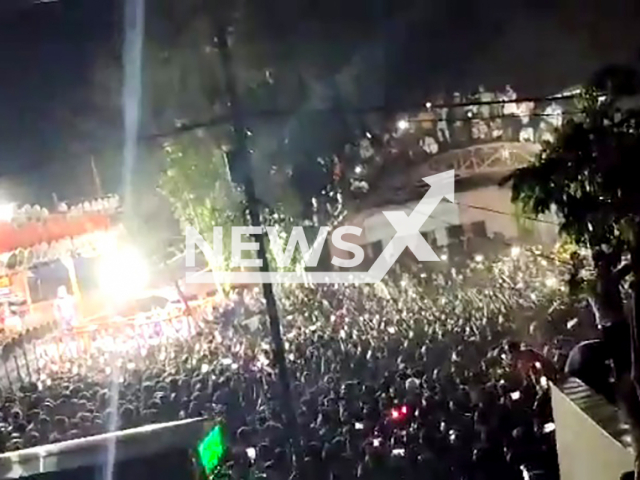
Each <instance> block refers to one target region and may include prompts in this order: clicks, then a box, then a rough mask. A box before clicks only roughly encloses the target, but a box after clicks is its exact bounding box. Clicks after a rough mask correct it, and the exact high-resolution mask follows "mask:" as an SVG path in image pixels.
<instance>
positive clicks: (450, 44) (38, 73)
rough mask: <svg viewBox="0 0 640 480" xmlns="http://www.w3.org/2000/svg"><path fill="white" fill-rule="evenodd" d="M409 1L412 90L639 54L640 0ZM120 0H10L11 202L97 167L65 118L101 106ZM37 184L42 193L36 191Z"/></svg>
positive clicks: (523, 87)
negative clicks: (97, 91) (98, 89)
mask: <svg viewBox="0 0 640 480" xmlns="http://www.w3.org/2000/svg"><path fill="white" fill-rule="evenodd" d="M147 1H148V3H149V4H150V5H151V4H152V3H153V0H147ZM176 1H178V0H176ZM404 3H406V4H409V3H412V6H410V7H407V8H406V9H405V7H403V6H402V2H400V3H397V4H394V5H395V7H394V15H397V14H398V13H399V15H397V20H396V21H394V22H392V23H391V24H390V25H391V26H390V27H389V28H388V30H387V38H389V39H391V41H392V43H393V47H392V49H391V50H390V55H391V58H392V59H393V61H392V62H391V63H392V64H391V65H390V67H392V68H393V71H394V74H395V75H396V80H395V82H396V85H401V87H402V88H400V89H399V91H401V92H404V91H406V92H412V93H415V92H421V91H424V92H425V94H427V93H428V92H431V93H432V94H435V93H436V92H439V91H447V92H449V93H451V92H453V91H456V90H459V91H462V92H465V91H467V90H473V89H475V87H476V86H477V85H478V84H480V83H483V84H485V85H486V86H487V87H489V88H498V87H501V86H503V85H504V84H505V83H511V84H512V85H514V86H515V87H516V88H517V90H518V91H519V93H520V94H522V95H525V94H526V95H545V94H549V93H552V92H554V91H559V90H561V89H563V88H566V87H569V86H572V85H574V84H577V83H579V82H581V81H583V80H585V79H586V78H587V77H588V76H589V75H590V74H591V73H592V72H593V71H594V70H595V69H597V68H599V67H601V66H603V65H606V64H609V63H615V62H627V63H629V62H632V61H635V62H637V60H638V58H639V56H638V53H639V52H640V28H638V26H639V25H640V2H638V1H637V0H608V1H603V0H535V1H534V0H486V1H483V2H478V1H475V2H474V1H471V0H425V1H422V2H417V0H415V1H412V0H406V1H405V2H404ZM116 4H117V1H116V0H60V1H59V2H57V3H48V4H38V5H28V3H27V2H26V0H2V3H1V5H2V6H1V7H0V65H1V66H2V70H1V73H0V177H4V178H0V199H1V200H6V199H3V198H2V197H5V196H8V194H6V193H3V190H6V187H5V186H6V185H7V184H8V183H10V184H12V185H13V184H16V183H20V182H19V180H17V179H20V177H24V174H29V173H30V174H31V175H30V176H29V178H30V180H29V181H25V182H24V185H27V187H25V188H26V189H27V190H26V192H27V193H26V194H27V195H29V194H31V193H33V194H34V195H35V194H36V193H38V194H40V195H42V194H43V192H45V193H46V194H47V195H50V191H52V189H53V188H55V189H60V188H65V187H64V181H62V180H60V178H62V177H69V175H68V173H69V172H71V171H73V170H74V169H76V167H77V165H80V166H81V167H78V168H82V169H86V161H84V160H83V161H79V160H77V159H73V158H63V157H64V154H63V152H65V151H67V149H66V148H65V146H66V145H68V144H69V143H70V142H71V143H73V142H76V141H82V140H83V139H81V138H80V139H79V138H75V137H74V135H75V136H77V135H78V133H77V132H75V131H72V129H69V127H68V125H67V124H65V122H63V121H61V120H60V116H61V111H62V110H63V109H65V108H66V107H67V106H68V105H71V104H73V105H80V106H81V107H80V108H86V109H87V111H86V112H84V113H85V114H93V113H94V112H93V111H92V109H94V108H98V107H96V106H95V105H90V104H87V105H85V106H83V103H82V98H83V95H85V94H86V89H87V88H89V83H90V80H89V79H90V75H91V73H92V71H93V66H94V62H96V61H97V60H96V59H97V58H98V57H99V55H100V53H101V52H103V51H105V50H106V49H107V48H108V47H109V45H112V44H113V42H114V41H115V40H116V39H117V38H118V37H117V35H118V30H119V26H118V25H117V23H118V22H117V21H116V18H118V15H117V11H116ZM398 5H400V6H398ZM403 9H404V11H403V12H402V11H401V12H396V11H395V10H403ZM398 79H399V81H400V83H398ZM402 82H404V85H403V84H402ZM95 113H96V114H99V113H100V112H95ZM110 133H114V132H110ZM115 133H116V134H117V132H115ZM60 172H63V174H60ZM83 172H84V173H82V174H80V177H82V175H85V173H86V171H83ZM16 175H17V177H16ZM34 177H36V178H37V183H34V180H33V178H34ZM58 183H60V185H57V184H58ZM54 184H56V186H55V187H53V186H51V185H54ZM34 185H37V192H36V191H33V190H32V191H31V192H29V191H28V190H29V188H33V186H34ZM47 188H49V190H48V191H47ZM69 188H70V189H72V186H69ZM23 193H24V192H23ZM74 193H75V192H74ZM62 195H63V196H64V194H62Z"/></svg>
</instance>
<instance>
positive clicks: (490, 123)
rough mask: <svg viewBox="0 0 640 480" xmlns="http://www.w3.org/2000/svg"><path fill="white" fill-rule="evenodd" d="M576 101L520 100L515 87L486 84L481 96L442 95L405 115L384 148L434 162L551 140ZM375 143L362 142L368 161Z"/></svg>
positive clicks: (368, 139) (361, 151)
mask: <svg viewBox="0 0 640 480" xmlns="http://www.w3.org/2000/svg"><path fill="white" fill-rule="evenodd" d="M571 102H572V100H567V99H565V98H563V97H559V98H558V99H549V100H542V101H538V102H533V101H530V100H528V99H520V100H519V99H518V95H517V94H516V92H515V91H514V89H513V88H512V87H511V86H510V85H507V86H506V87H505V88H504V90H502V91H499V92H498V91H496V92H494V91H489V90H488V89H486V88H485V87H484V86H482V85H480V86H479V87H478V89H477V91H476V92H472V93H469V94H467V95H463V94H461V93H459V92H455V93H453V94H452V95H451V96H445V95H440V96H439V97H437V98H434V99H432V101H428V102H426V103H425V104H424V107H423V108H422V109H421V110H420V111H418V112H412V113H407V114H406V115H401V116H399V117H398V118H397V119H396V122H395V124H394V125H392V126H391V128H388V129H387V131H386V133H385V135H383V137H384V145H385V148H386V149H387V150H391V152H393V151H395V150H397V151H407V150H409V151H410V153H412V154H413V155H414V156H427V157H430V156H433V155H437V154H439V153H443V152H446V151H448V150H451V149H458V148H464V147H468V146H472V145H481V144H485V143H490V142H524V143H541V142H544V141H551V140H553V138H554V134H555V131H556V129H557V128H558V127H560V126H561V125H562V122H563V120H564V119H566V117H567V116H570V115H572V114H573V113H575V108H573V109H572V107H571ZM373 143H375V142H374V141H373V140H372V138H371V137H370V136H367V137H365V138H363V139H362V140H361V141H360V144H359V146H358V149H359V155H360V157H361V158H362V159H363V160H367V159H370V158H371V157H373V156H374V155H375V149H374V148H373Z"/></svg>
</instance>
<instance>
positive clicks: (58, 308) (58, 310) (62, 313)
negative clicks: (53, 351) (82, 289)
mask: <svg viewBox="0 0 640 480" xmlns="http://www.w3.org/2000/svg"><path fill="white" fill-rule="evenodd" d="M53 318H54V319H55V320H56V322H57V323H58V325H59V326H60V329H61V330H63V331H65V332H68V331H70V330H71V328H73V326H74V325H75V324H76V320H77V312H76V302H75V299H74V298H73V296H71V295H69V293H68V292H67V287H65V286H64V285H60V286H59V287H58V294H57V296H56V299H55V301H54V302H53Z"/></svg>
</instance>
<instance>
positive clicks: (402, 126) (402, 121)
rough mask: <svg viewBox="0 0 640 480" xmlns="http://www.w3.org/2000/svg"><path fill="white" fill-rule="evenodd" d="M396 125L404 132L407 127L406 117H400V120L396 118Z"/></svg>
mask: <svg viewBox="0 0 640 480" xmlns="http://www.w3.org/2000/svg"><path fill="white" fill-rule="evenodd" d="M396 126H397V127H398V130H399V131H401V132H404V131H405V130H408V129H409V120H407V119H406V118H401V119H400V120H398V123H397V124H396Z"/></svg>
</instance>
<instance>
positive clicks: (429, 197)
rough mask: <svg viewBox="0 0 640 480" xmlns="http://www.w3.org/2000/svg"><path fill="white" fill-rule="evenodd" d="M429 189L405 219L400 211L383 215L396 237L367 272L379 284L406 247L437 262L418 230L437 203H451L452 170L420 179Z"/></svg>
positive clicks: (437, 259) (435, 256) (420, 256)
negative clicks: (442, 201) (394, 231)
mask: <svg viewBox="0 0 640 480" xmlns="http://www.w3.org/2000/svg"><path fill="white" fill-rule="evenodd" d="M423 180H424V181H425V182H426V183H427V184H429V185H430V186H431V188H430V189H429V191H428V192H427V194H426V195H425V196H424V197H422V200H420V202H419V203H418V205H416V208H415V209H414V210H413V211H412V212H411V214H410V215H408V216H407V214H406V213H405V212H402V211H392V212H382V213H383V214H384V216H385V217H387V219H388V220H389V222H390V223H391V225H393V227H394V228H395V229H396V234H395V235H394V237H393V238H392V239H391V241H390V242H389V244H388V245H387V247H386V248H385V249H384V251H383V252H382V254H381V255H380V257H378V259H377V260H376V262H375V263H374V264H373V265H372V266H371V268H370V269H369V272H368V273H369V275H370V276H372V277H373V279H375V280H374V281H376V282H379V281H380V280H382V278H383V277H384V276H385V275H386V274H387V272H388V271H389V269H390V268H391V266H392V265H393V264H394V263H395V261H396V260H397V259H398V257H399V256H400V255H401V254H402V252H403V251H404V249H405V248H407V247H408V248H409V249H410V250H411V251H412V252H413V254H414V255H415V256H416V258H417V259H418V260H419V261H421V262H437V261H439V260H440V258H438V256H437V255H436V253H435V252H434V251H433V249H432V248H431V246H430V245H429V244H428V243H427V241H426V240H425V239H424V237H423V236H422V235H421V234H420V228H422V225H423V224H424V222H425V221H426V220H427V218H429V216H430V215H431V214H432V213H433V211H434V210H435V208H436V207H437V206H438V204H439V203H440V200H442V199H443V198H446V199H447V200H449V201H451V202H453V199H454V190H455V174H454V171H453V170H448V171H446V172H442V173H438V174H436V175H431V176H429V177H425V178H423Z"/></svg>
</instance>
